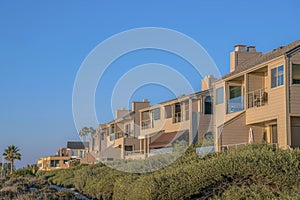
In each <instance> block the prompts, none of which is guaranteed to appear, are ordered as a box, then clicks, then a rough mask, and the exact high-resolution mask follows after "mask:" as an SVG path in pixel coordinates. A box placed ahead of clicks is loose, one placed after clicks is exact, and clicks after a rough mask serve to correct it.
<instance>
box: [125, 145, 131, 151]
mask: <svg viewBox="0 0 300 200" xmlns="http://www.w3.org/2000/svg"><path fill="white" fill-rule="evenodd" d="M124 149H125V151H133V146H132V145H125V146H124Z"/></svg>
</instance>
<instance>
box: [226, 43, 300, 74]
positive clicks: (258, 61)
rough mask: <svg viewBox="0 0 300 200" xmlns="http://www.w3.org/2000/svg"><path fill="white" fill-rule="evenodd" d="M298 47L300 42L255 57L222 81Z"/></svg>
mask: <svg viewBox="0 0 300 200" xmlns="http://www.w3.org/2000/svg"><path fill="white" fill-rule="evenodd" d="M298 46H300V40H296V41H295V42H292V43H290V44H288V45H286V46H280V47H278V48H277V49H273V50H272V51H269V52H267V53H265V54H261V55H258V56H255V57H254V58H251V59H249V60H247V61H246V62H244V63H242V64H241V65H239V66H238V67H237V69H236V70H235V71H233V72H230V73H228V74H226V75H224V76H223V77H222V78H221V79H225V78H228V77H230V76H233V75H236V74H238V73H240V72H243V71H245V70H247V69H250V68H252V67H254V66H256V65H258V64H261V63H264V62H266V61H268V60H272V59H274V58H276V57H279V56H282V55H284V54H286V53H288V52H290V51H291V50H293V49H295V48H296V47H298Z"/></svg>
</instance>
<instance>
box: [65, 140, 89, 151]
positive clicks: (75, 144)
mask: <svg viewBox="0 0 300 200" xmlns="http://www.w3.org/2000/svg"><path fill="white" fill-rule="evenodd" d="M88 146H89V143H88V142H67V148H69V149H85V148H88Z"/></svg>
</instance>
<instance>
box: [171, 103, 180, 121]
mask: <svg viewBox="0 0 300 200" xmlns="http://www.w3.org/2000/svg"><path fill="white" fill-rule="evenodd" d="M181 121H182V109H181V104H180V103H175V104H174V115H173V123H178V122H181Z"/></svg>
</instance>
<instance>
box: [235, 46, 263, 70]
mask: <svg viewBox="0 0 300 200" xmlns="http://www.w3.org/2000/svg"><path fill="white" fill-rule="evenodd" d="M260 55H262V53H261V52H256V47H255V46H248V47H247V49H246V45H244V44H238V45H235V46H234V51H233V52H231V53H230V72H233V71H235V70H236V69H238V68H239V66H241V65H242V64H243V63H244V62H245V61H247V60H250V59H253V58H254V57H256V56H260Z"/></svg>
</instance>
